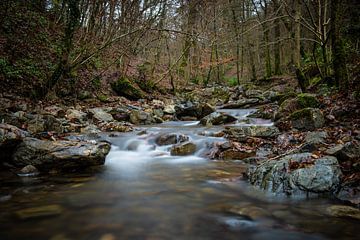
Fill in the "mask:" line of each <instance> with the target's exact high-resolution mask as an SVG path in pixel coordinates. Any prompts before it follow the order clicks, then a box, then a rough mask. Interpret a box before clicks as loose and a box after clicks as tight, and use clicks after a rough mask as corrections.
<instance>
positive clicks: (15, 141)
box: [0, 123, 29, 162]
mask: <svg viewBox="0 0 360 240" xmlns="http://www.w3.org/2000/svg"><path fill="white" fill-rule="evenodd" d="M28 136H29V133H28V132H25V131H23V130H21V129H19V128H17V127H15V126H13V125H10V124H5V123H1V124H0V162H3V161H7V160H8V159H9V158H10V157H11V156H12V154H13V153H14V151H15V149H16V147H17V146H18V145H19V144H20V143H21V142H22V140H23V139H24V138H25V137H28Z"/></svg>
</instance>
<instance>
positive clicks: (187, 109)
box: [175, 103, 215, 120]
mask: <svg viewBox="0 0 360 240" xmlns="http://www.w3.org/2000/svg"><path fill="white" fill-rule="evenodd" d="M175 110H176V116H177V117H178V118H180V119H181V118H183V117H195V118H196V119H199V120H200V119H202V118H203V117H205V116H207V115H209V114H210V113H213V112H215V108H214V107H213V106H211V105H209V104H207V103H202V104H200V103H199V104H190V106H176V107H175Z"/></svg>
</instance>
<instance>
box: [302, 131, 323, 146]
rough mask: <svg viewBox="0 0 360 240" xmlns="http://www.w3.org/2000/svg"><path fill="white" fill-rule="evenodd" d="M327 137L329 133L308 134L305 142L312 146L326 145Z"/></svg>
mask: <svg viewBox="0 0 360 240" xmlns="http://www.w3.org/2000/svg"><path fill="white" fill-rule="evenodd" d="M327 137H328V134H327V132H308V133H307V134H306V136H305V142H306V143H310V144H322V143H325V139H326V138H327Z"/></svg>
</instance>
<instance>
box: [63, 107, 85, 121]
mask: <svg viewBox="0 0 360 240" xmlns="http://www.w3.org/2000/svg"><path fill="white" fill-rule="evenodd" d="M65 117H66V118H67V119H68V120H70V121H73V122H83V121H85V120H86V119H87V114H86V113H84V112H82V111H79V110H75V109H68V110H67V111H66V116H65Z"/></svg>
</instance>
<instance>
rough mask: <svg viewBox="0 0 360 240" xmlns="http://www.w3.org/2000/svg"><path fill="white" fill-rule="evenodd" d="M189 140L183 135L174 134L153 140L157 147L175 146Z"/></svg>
mask: <svg viewBox="0 0 360 240" xmlns="http://www.w3.org/2000/svg"><path fill="white" fill-rule="evenodd" d="M188 140H189V137H188V136H186V135H184V134H176V133H167V134H161V135H159V136H158V137H156V139H155V143H156V144H157V145H159V146H164V145H170V144H177V143H182V142H186V141H188Z"/></svg>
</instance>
